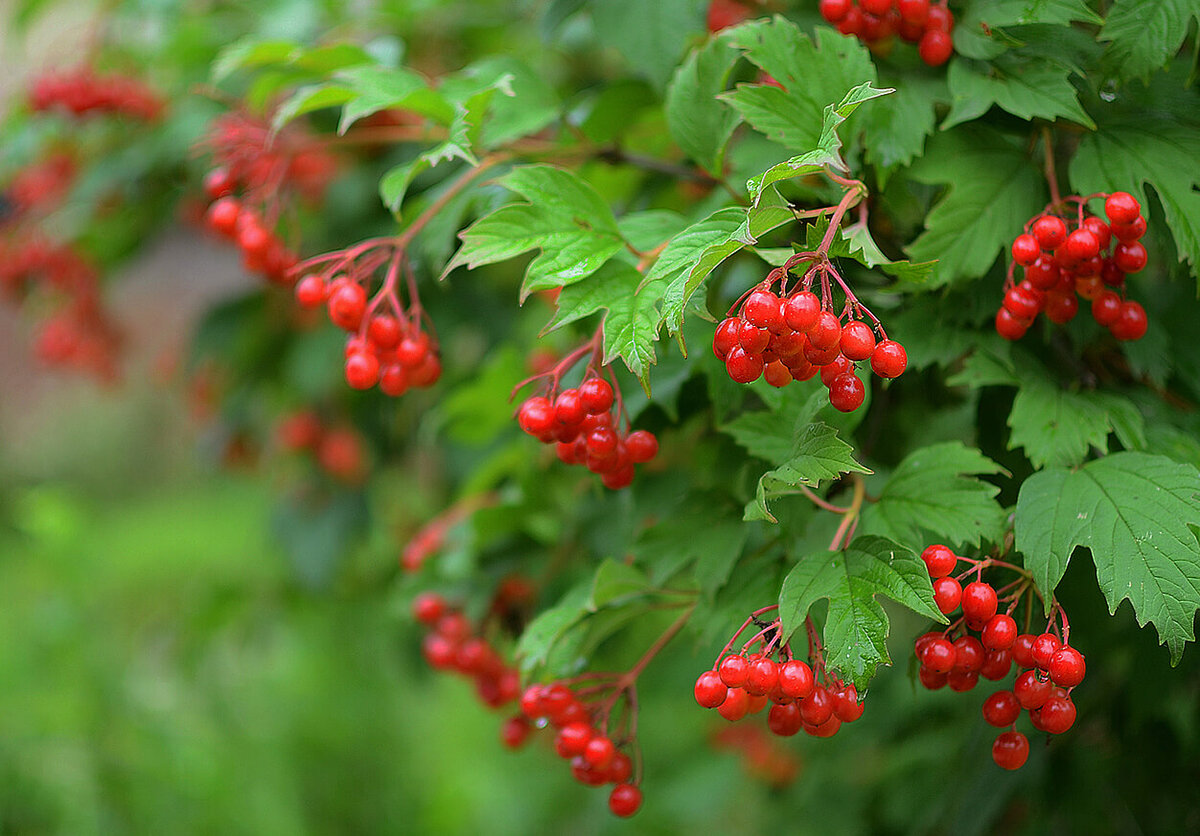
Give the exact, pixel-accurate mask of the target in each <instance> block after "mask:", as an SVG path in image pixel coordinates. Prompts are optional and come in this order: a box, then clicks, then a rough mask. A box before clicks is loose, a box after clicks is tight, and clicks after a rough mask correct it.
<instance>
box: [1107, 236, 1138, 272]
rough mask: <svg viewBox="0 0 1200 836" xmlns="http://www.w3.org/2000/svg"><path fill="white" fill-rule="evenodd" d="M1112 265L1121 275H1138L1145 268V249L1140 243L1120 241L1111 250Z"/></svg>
mask: <svg viewBox="0 0 1200 836" xmlns="http://www.w3.org/2000/svg"><path fill="white" fill-rule="evenodd" d="M1113 263H1114V264H1115V265H1116V266H1117V269H1118V270H1120V271H1121V272H1122V273H1138V272H1140V271H1141V269H1142V268H1143V267H1145V266H1146V248H1145V247H1144V246H1142V243H1141V242H1140V241H1122V242H1121V243H1120V244H1118V245H1117V246H1116V249H1114V250H1113Z"/></svg>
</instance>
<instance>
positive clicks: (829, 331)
mask: <svg viewBox="0 0 1200 836" xmlns="http://www.w3.org/2000/svg"><path fill="white" fill-rule="evenodd" d="M841 338H842V326H841V323H840V322H838V318H837V315H836V314H834V313H832V312H831V311H821V313H820V315H819V316H818V317H817V324H816V325H814V326H813V327H812V328H811V329H810V330H809V332H808V341H809V342H810V343H811V344H812V346H813V348H816V349H819V350H821V351H826V350H828V349H831V348H833V347H835V346H837V344H838V342H839V341H840V340H841ZM822 365H824V364H822Z"/></svg>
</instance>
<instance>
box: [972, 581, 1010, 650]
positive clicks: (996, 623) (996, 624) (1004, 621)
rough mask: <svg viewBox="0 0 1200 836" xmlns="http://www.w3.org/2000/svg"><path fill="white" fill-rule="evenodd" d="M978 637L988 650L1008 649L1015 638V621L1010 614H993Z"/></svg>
mask: <svg viewBox="0 0 1200 836" xmlns="http://www.w3.org/2000/svg"><path fill="white" fill-rule="evenodd" d="M964 592H965V590H964ZM979 639H980V641H981V642H983V646H984V647H985V648H987V649H988V650H1008V649H1010V648H1011V647H1012V646H1013V644H1014V643H1015V642H1016V640H1017V622H1016V621H1015V620H1014V619H1013V617H1012V616H1011V615H1005V614H1004V613H999V614H997V615H993V616H992V617H991V618H989V619H988V622H987V624H985V625H984V627H983V632H982V633H981V634H980V636H979Z"/></svg>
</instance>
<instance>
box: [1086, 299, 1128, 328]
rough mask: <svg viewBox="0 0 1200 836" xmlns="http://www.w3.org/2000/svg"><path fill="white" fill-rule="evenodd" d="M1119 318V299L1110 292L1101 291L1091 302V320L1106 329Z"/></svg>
mask: <svg viewBox="0 0 1200 836" xmlns="http://www.w3.org/2000/svg"><path fill="white" fill-rule="evenodd" d="M1120 318H1121V297H1120V296H1118V295H1117V294H1116V293H1113V292H1112V291H1111V290H1102V291H1100V292H1099V293H1097V294H1096V298H1095V299H1093V300H1092V319H1094V320H1096V324H1097V325H1103V326H1105V327H1106V328H1107V327H1108V326H1110V325H1112V324H1113V323H1114V322H1116V321H1117V320H1118V319H1120Z"/></svg>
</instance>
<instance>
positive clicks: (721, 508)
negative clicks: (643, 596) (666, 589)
mask: <svg viewBox="0 0 1200 836" xmlns="http://www.w3.org/2000/svg"><path fill="white" fill-rule="evenodd" d="M685 501H686V502H687V503H688V504H685V505H683V506H680V507H677V508H676V509H674V510H673V511H672V512H671V513H670V514H669V515H667V516H665V517H663V519H661V520H659V521H658V522H657V523H655V525H654V526H652V527H651V528H648V529H647V530H646V531H645V532H643V533H642V535H641V536H640V537H638V541H637V544H636V547H635V550H634V553H635V554H636V555H637V557H638V560H639V562H644V563H646V565H647V566H655V565H656V564H658V565H664V566H669V567H671V569H672V570H673V572H677V571H679V569H681V568H682V567H684V566H687V565H689V564H694V567H693V572H694V576H695V579H696V582H697V584H698V585H699V587H700V591H701V593H702V594H703V595H704V597H705V598H706V599H707V600H708V601H710V602H711V601H712V600H713V596H715V595H716V593H717V591H718V590H720V589H721V587H723V586H724V585H725V582H726V581H728V580H729V575H730V574H731V573H732V572H733V567H734V565H735V564H736V563H737V561H738V558H739V557H741V554H742V549H743V548H744V547H745V544H746V536H747V535H748V534H749V531H750V529H749V528H748V527H747V526H746V525H744V524H743V523H742V521H741V517H740V515H736V514H735V513H734V511H735V510H736V509H734V508H731V507H730V506H729V503H728V502H727V501H725V500H724V498H718V497H715V496H707V495H704V494H700V495H697V494H688V495H687V498H686V500H685ZM692 503H695V504H692ZM697 531H703V532H704V536H703V537H697V536H696V532H697ZM673 572H672V573H673ZM655 576H656V577H660V578H661V577H662V573H660V572H658V571H657V569H656V570H655ZM663 580H664V581H665V580H666V578H663Z"/></svg>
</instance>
